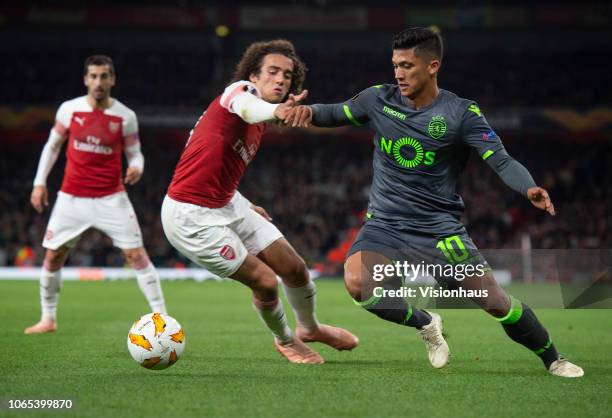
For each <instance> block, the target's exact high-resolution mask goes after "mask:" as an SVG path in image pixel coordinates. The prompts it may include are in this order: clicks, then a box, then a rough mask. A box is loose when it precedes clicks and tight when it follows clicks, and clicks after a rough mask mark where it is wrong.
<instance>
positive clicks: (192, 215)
mask: <svg viewBox="0 0 612 418" xmlns="http://www.w3.org/2000/svg"><path fill="white" fill-rule="evenodd" d="M305 70H306V68H305V65H304V64H303V63H302V61H301V60H300V59H299V57H298V56H297V55H296V53H295V50H294V47H293V45H292V44H291V43H290V42H288V41H286V40H275V41H270V42H258V43H254V44H252V45H251V46H249V47H248V48H247V50H246V51H245V53H244V55H243V56H242V59H241V60H240V62H239V63H238V65H237V66H236V70H235V73H234V77H233V83H232V84H230V85H229V86H228V87H227V88H226V89H225V91H224V93H223V94H222V95H220V96H218V97H217V98H216V99H215V100H213V102H212V103H211V104H210V105H209V107H208V109H206V111H205V112H204V114H203V115H202V116H201V117H200V120H199V121H198V122H197V124H196V126H195V127H194V129H193V130H192V132H191V135H190V137H189V139H188V141H187V145H186V146H185V149H184V151H183V154H182V155H181V158H180V161H179V163H178V165H177V167H176V170H175V172H174V176H173V179H172V182H171V184H170V187H169V188H168V194H167V196H166V198H165V199H164V203H163V206H162V224H163V227H164V232H165V233H166V236H167V237H168V240H169V241H170V243H171V244H172V245H173V246H174V247H175V248H176V249H178V250H179V251H180V252H181V253H183V254H184V255H185V256H186V257H188V258H189V259H191V260H192V261H193V262H195V263H197V264H199V265H201V266H203V267H205V268H207V269H208V270H210V271H211V272H213V273H215V274H217V275H218V276H220V277H230V278H232V279H234V280H237V281H239V282H241V283H243V284H245V285H247V286H248V287H250V288H251V289H252V291H253V306H254V308H255V310H256V311H257V312H258V314H259V316H260V317H261V319H262V321H263V322H264V324H265V325H266V326H267V327H268V328H269V330H270V331H271V332H272V334H273V335H274V346H275V348H276V350H277V351H278V352H279V353H280V354H281V355H282V356H284V357H285V358H287V359H288V360H289V361H290V362H292V363H310V364H318V363H323V358H322V357H321V356H320V355H319V354H318V353H316V352H315V351H313V350H312V349H310V348H309V347H308V346H307V345H306V344H304V341H306V342H309V341H318V342H323V343H325V344H328V345H330V346H332V347H334V348H336V349H338V350H351V349H353V348H354V347H356V346H357V344H358V339H357V337H355V336H354V335H353V334H351V333H350V332H348V331H346V330H344V329H342V328H336V327H332V326H329V325H324V324H320V323H319V322H318V320H317V318H316V315H315V312H314V311H315V293H316V290H315V286H314V283H313V282H312V281H311V280H310V277H309V274H308V269H307V267H306V264H305V263H304V260H303V259H302V258H301V257H300V256H299V255H298V254H297V253H296V251H295V250H294V249H293V247H292V246H291V245H290V244H289V242H287V240H286V239H285V238H284V237H283V235H282V234H281V232H280V231H279V230H278V229H277V228H276V227H275V226H274V225H273V224H272V223H271V222H270V220H271V218H270V216H269V215H268V214H267V212H266V211H265V210H264V209H263V208H261V207H258V206H255V205H253V204H252V203H251V202H249V201H248V200H247V199H246V198H244V197H243V196H242V195H241V194H240V193H239V192H238V191H237V187H238V184H239V182H240V179H241V178H242V175H243V174H244V170H245V169H246V167H247V165H248V164H249V163H250V161H251V160H252V159H253V158H254V157H255V154H256V152H257V150H258V148H259V145H260V141H261V136H262V135H263V133H264V130H265V122H267V121H274V120H282V119H283V118H284V117H285V116H286V115H287V112H288V111H289V110H290V109H291V108H292V107H294V106H295V105H296V104H297V103H299V102H300V101H301V100H303V99H304V98H305V97H306V94H307V92H306V91H303V92H301V90H302V83H303V81H304V77H305ZM277 275H278V276H280V277H281V279H282V282H283V287H284V290H285V294H286V296H287V300H288V301H289V303H290V304H291V306H292V308H293V310H294V311H295V314H296V318H297V322H298V324H297V329H296V332H295V334H294V333H293V332H292V331H291V330H290V329H289V326H288V325H287V319H286V317H285V314H284V311H283V306H282V303H281V301H280V300H279V298H278V284H277Z"/></svg>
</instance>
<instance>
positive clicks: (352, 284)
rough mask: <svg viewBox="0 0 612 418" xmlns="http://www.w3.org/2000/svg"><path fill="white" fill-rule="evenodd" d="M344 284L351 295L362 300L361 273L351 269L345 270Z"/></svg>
mask: <svg viewBox="0 0 612 418" xmlns="http://www.w3.org/2000/svg"><path fill="white" fill-rule="evenodd" d="M344 286H345V287H346V290H347V291H348V293H349V294H350V295H351V297H352V298H353V299H355V300H357V301H359V300H361V297H362V296H363V295H362V290H363V289H362V286H361V274H359V273H355V272H352V271H350V270H348V269H347V270H345V271H344Z"/></svg>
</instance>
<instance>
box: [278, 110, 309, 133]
mask: <svg viewBox="0 0 612 418" xmlns="http://www.w3.org/2000/svg"><path fill="white" fill-rule="evenodd" d="M283 122H284V123H285V125H291V126H292V127H293V128H308V127H310V124H311V123H312V109H310V107H309V106H305V105H300V106H296V107H294V108H293V109H291V110H290V111H289V112H288V113H287V116H286V117H285V119H283Z"/></svg>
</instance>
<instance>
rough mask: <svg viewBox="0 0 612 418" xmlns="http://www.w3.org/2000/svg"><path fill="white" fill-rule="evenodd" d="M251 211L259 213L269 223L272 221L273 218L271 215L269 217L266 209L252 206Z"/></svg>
mask: <svg viewBox="0 0 612 418" xmlns="http://www.w3.org/2000/svg"><path fill="white" fill-rule="evenodd" d="M251 209H253V210H254V211H255V212H257V213H259V214H260V215H261V216H263V217H264V218H265V219H267V220H268V221H271V220H272V217H271V216H270V215H268V212H267V211H266V210H265V209H264V208H262V207H261V206H256V205H251Z"/></svg>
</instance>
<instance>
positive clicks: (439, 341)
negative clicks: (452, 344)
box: [419, 312, 450, 369]
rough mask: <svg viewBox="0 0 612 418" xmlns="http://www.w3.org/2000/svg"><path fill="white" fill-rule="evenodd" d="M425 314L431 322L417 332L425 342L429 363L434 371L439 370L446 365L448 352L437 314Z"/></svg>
mask: <svg viewBox="0 0 612 418" xmlns="http://www.w3.org/2000/svg"><path fill="white" fill-rule="evenodd" d="M427 313H428V314H429V315H431V322H430V323H429V324H428V325H425V326H424V327H423V328H422V329H421V330H419V334H421V337H422V338H423V341H425V347H426V348H427V356H428V357H429V362H430V363H431V365H432V366H434V367H435V368H436V369H440V368H442V367H444V366H446V364H447V363H448V357H449V356H450V350H449V348H448V344H447V343H446V340H444V336H443V335H442V318H441V317H440V315H438V314H437V313H434V312H427Z"/></svg>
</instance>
